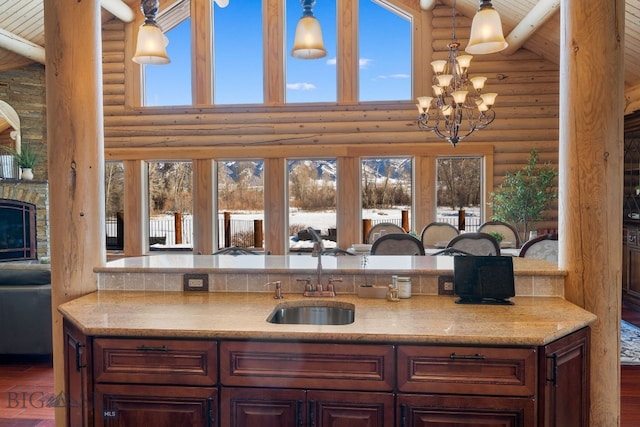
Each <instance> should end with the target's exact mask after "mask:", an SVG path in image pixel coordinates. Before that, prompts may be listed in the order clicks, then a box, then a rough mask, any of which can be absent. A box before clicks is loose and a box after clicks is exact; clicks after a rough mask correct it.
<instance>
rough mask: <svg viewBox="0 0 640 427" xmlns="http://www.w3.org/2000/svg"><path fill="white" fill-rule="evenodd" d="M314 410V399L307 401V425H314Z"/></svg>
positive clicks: (311, 426) (312, 426)
mask: <svg viewBox="0 0 640 427" xmlns="http://www.w3.org/2000/svg"><path fill="white" fill-rule="evenodd" d="M315 410H316V401H315V400H310V401H309V427H315V425H316V418H315Z"/></svg>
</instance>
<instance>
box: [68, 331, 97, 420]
mask: <svg viewBox="0 0 640 427" xmlns="http://www.w3.org/2000/svg"><path fill="white" fill-rule="evenodd" d="M62 329H63V333H64V383H65V390H66V396H65V400H66V402H67V423H68V425H69V426H90V425H93V405H91V404H90V402H92V399H93V397H92V385H93V380H92V378H91V368H90V367H89V365H88V364H90V363H91V360H92V357H91V345H87V340H88V338H87V337H85V336H84V334H82V332H80V331H79V330H78V329H77V328H76V327H75V326H73V325H72V324H71V323H69V322H68V321H67V320H66V319H65V320H63V327H62Z"/></svg>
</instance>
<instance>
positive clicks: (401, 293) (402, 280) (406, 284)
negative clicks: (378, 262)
mask: <svg viewBox="0 0 640 427" xmlns="http://www.w3.org/2000/svg"><path fill="white" fill-rule="evenodd" d="M398 297H399V298H411V277H398Z"/></svg>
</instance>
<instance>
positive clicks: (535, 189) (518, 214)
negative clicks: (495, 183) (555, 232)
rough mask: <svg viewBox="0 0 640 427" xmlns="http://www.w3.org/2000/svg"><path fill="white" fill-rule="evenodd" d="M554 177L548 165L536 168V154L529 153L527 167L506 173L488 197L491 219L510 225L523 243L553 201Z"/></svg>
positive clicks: (556, 173) (554, 171)
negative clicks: (491, 213) (489, 199)
mask: <svg viewBox="0 0 640 427" xmlns="http://www.w3.org/2000/svg"><path fill="white" fill-rule="evenodd" d="M557 176H558V172H557V171H556V170H555V169H554V168H553V167H552V166H551V165H549V164H546V165H542V166H538V151H537V150H535V149H534V150H531V153H530V155H529V161H528V162H527V164H526V165H525V166H524V167H523V168H522V169H521V170H519V171H516V172H507V173H506V174H505V176H504V181H503V182H502V184H500V186H499V187H498V190H497V191H495V192H492V193H491V203H490V205H491V207H492V208H493V217H492V218H493V219H494V220H497V221H502V222H506V223H508V224H511V225H513V227H514V228H515V229H516V230H517V231H518V233H520V238H521V239H522V240H523V241H524V240H525V239H524V237H525V236H527V235H529V229H530V227H531V226H532V225H533V223H535V222H538V221H541V220H542V219H543V216H542V213H543V212H544V211H545V209H548V207H549V204H550V203H551V202H552V201H553V200H555V198H556V191H555V180H556V177H557Z"/></svg>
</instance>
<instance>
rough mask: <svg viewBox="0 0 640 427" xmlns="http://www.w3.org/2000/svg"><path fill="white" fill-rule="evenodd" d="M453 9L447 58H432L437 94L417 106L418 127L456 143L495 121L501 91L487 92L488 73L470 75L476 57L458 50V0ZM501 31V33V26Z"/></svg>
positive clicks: (420, 101) (426, 98)
mask: <svg viewBox="0 0 640 427" xmlns="http://www.w3.org/2000/svg"><path fill="white" fill-rule="evenodd" d="M484 3H488V4H489V7H490V6H491V3H490V2H488V1H486V0H482V2H481V7H482V4H484ZM452 10H453V16H452V21H453V30H452V37H451V43H449V44H448V45H447V46H448V48H449V53H448V56H447V59H446V60H437V61H432V62H431V66H432V67H433V73H434V75H433V85H432V86H431V87H432V89H433V95H434V96H421V97H418V104H416V106H417V107H418V112H419V116H418V127H419V128H420V129H422V130H429V131H433V132H434V133H435V134H436V135H438V136H439V137H440V138H444V139H446V140H447V141H449V142H450V143H451V145H453V146H454V147H455V146H456V144H457V143H458V142H459V141H462V140H463V139H465V138H466V137H467V136H469V135H471V134H472V133H473V132H474V131H476V130H478V129H484V128H486V127H487V126H488V125H489V124H490V123H491V122H493V120H494V119H495V116H496V114H495V111H493V110H492V107H493V104H494V102H495V100H496V97H497V96H498V94H497V93H493V92H491V93H483V89H484V84H485V82H486V80H487V78H486V77H481V76H477V77H469V65H470V63H471V59H472V58H473V57H472V56H471V55H459V54H458V49H459V47H460V43H459V42H458V40H457V39H456V2H455V0H454V1H453V6H452ZM496 14H497V12H496ZM498 25H500V20H499V17H498ZM499 32H500V35H501V34H502V28H501V27H500V28H499ZM503 40H504V38H503ZM505 47H506V43H505ZM503 49H504V48H503ZM500 50H501V49H500ZM494 51H495V50H494Z"/></svg>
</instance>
